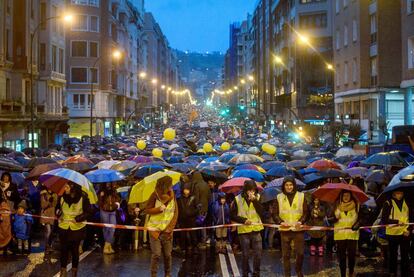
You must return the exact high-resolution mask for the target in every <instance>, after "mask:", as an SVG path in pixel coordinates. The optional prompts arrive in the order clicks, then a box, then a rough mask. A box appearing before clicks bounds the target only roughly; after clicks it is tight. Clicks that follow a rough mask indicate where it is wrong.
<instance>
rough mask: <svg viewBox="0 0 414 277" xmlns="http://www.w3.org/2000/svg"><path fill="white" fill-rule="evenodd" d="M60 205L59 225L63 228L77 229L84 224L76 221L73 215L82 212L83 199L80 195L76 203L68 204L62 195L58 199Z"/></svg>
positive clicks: (75, 215)
mask: <svg viewBox="0 0 414 277" xmlns="http://www.w3.org/2000/svg"><path fill="white" fill-rule="evenodd" d="M60 206H61V210H62V217H61V220H59V227H60V228H61V229H64V230H68V229H70V230H72V231H77V230H80V229H82V228H83V227H85V226H86V224H85V223H83V222H76V221H75V217H77V216H78V215H81V214H82V213H83V201H82V197H81V198H80V199H79V202H78V203H76V204H72V205H70V206H69V205H68V203H66V202H65V200H63V197H62V198H61V199H60Z"/></svg>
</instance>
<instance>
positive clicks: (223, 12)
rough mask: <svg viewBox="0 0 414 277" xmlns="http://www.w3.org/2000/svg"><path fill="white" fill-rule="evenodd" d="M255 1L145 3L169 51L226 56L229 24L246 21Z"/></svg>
mask: <svg viewBox="0 0 414 277" xmlns="http://www.w3.org/2000/svg"><path fill="white" fill-rule="evenodd" d="M255 2H256V0H146V2H145V9H146V11H148V12H152V13H153V14H154V17H155V19H156V20H157V21H158V23H159V24H160V26H161V28H162V30H163V32H164V34H165V35H166V37H167V38H168V41H169V42H170V45H171V47H173V48H177V49H179V50H190V51H197V52H207V51H221V52H225V51H226V50H227V48H228V45H229V24H230V23H232V22H234V21H242V20H244V19H245V18H247V13H252V12H253V9H254V5H255Z"/></svg>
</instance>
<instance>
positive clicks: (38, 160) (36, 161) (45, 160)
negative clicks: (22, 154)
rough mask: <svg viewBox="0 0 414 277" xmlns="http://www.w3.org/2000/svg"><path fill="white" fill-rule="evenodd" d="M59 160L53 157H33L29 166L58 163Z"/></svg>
mask: <svg viewBox="0 0 414 277" xmlns="http://www.w3.org/2000/svg"><path fill="white" fill-rule="evenodd" d="M56 163H57V162H56V161H55V160H53V159H51V158H45V157H42V158H33V159H31V160H30V162H29V164H28V165H27V167H28V168H34V167H36V166H37V165H41V164H56Z"/></svg>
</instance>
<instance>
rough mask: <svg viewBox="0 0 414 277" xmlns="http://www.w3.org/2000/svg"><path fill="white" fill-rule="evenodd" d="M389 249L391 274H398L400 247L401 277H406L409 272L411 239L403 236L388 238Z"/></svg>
mask: <svg viewBox="0 0 414 277" xmlns="http://www.w3.org/2000/svg"><path fill="white" fill-rule="evenodd" d="M387 239H388V249H389V251H390V252H389V253H390V254H389V255H388V257H389V265H390V266H389V268H390V273H395V274H396V273H397V266H398V246H399V247H400V254H401V276H406V275H404V274H407V273H408V272H409V271H410V270H409V256H408V254H409V250H410V237H405V236H403V235H401V236H387Z"/></svg>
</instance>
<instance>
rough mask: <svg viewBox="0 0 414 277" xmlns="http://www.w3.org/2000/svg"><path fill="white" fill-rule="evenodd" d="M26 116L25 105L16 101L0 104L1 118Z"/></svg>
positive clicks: (6, 101) (5, 101) (4, 101)
mask: <svg viewBox="0 0 414 277" xmlns="http://www.w3.org/2000/svg"><path fill="white" fill-rule="evenodd" d="M24 114H25V105H24V104H23V103H22V102H18V101H14V100H3V101H2V102H1V103H0V116H1V117H22V115H24Z"/></svg>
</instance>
